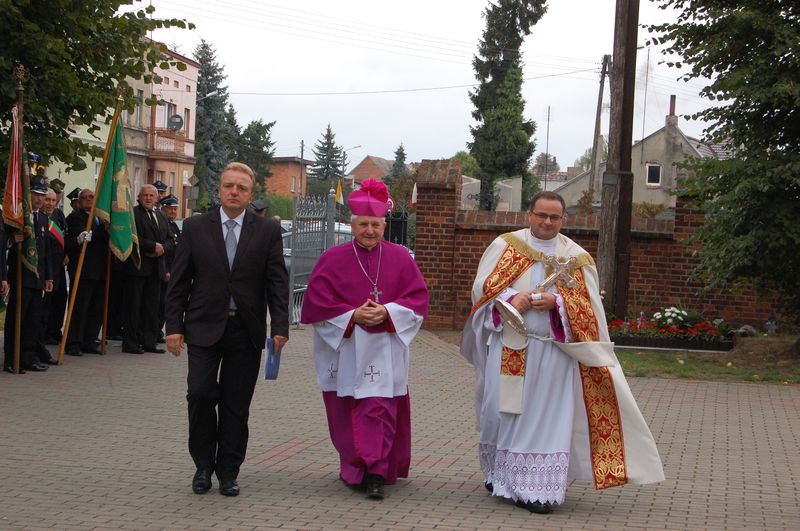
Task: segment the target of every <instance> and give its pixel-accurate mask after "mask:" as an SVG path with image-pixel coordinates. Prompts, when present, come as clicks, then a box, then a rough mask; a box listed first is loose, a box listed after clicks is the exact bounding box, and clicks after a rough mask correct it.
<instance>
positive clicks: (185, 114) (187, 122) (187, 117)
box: [183, 109, 189, 138]
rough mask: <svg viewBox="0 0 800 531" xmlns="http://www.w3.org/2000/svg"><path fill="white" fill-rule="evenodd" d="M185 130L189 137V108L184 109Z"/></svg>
mask: <svg viewBox="0 0 800 531" xmlns="http://www.w3.org/2000/svg"><path fill="white" fill-rule="evenodd" d="M183 132H184V133H186V138H189V109H183Z"/></svg>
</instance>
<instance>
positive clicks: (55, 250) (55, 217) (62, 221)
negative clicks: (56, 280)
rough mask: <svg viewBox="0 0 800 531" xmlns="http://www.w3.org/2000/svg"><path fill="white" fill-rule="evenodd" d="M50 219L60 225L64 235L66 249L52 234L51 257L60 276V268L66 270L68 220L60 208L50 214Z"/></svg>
mask: <svg viewBox="0 0 800 531" xmlns="http://www.w3.org/2000/svg"><path fill="white" fill-rule="evenodd" d="M50 219H51V220H52V221H53V223H55V224H56V225H58V228H59V229H61V232H62V233H63V234H64V247H63V248H62V247H61V244H60V243H58V240H56V237H55V236H53V235H52V234H50V256H52V258H53V265H54V266H55V271H56V276H58V275H59V272H58V268H59V267H61V268H62V269H63V268H64V255H65V254H66V240H67V218H66V217H64V212H63V211H62V210H61V209H60V208H56V209H54V210H53V213H52V214H50Z"/></svg>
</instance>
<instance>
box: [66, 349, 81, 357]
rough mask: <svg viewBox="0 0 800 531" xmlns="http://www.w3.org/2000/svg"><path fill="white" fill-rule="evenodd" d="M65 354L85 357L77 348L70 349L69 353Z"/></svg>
mask: <svg viewBox="0 0 800 531" xmlns="http://www.w3.org/2000/svg"><path fill="white" fill-rule="evenodd" d="M65 354H66V355H67V356H83V353H82V352H81V351H80V350H78V349H76V348H69V349H67V351H66V352H65Z"/></svg>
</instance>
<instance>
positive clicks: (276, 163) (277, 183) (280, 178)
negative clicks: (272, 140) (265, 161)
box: [266, 157, 306, 197]
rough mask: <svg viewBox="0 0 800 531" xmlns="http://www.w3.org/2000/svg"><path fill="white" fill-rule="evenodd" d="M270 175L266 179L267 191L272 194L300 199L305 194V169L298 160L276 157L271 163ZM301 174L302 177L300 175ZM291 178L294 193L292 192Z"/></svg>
mask: <svg viewBox="0 0 800 531" xmlns="http://www.w3.org/2000/svg"><path fill="white" fill-rule="evenodd" d="M271 170H272V175H270V176H269V178H267V183H266V184H267V191H268V192H269V193H272V194H277V195H285V196H289V197H300V196H304V195H305V194H306V167H305V165H303V164H301V163H300V158H299V157H298V158H295V157H276V158H275V159H273V162H272V167H271ZM300 172H302V177H301V175H300ZM292 177H294V178H295V181H294V191H292Z"/></svg>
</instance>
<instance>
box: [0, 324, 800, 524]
mask: <svg viewBox="0 0 800 531" xmlns="http://www.w3.org/2000/svg"><path fill="white" fill-rule="evenodd" d="M310 347H311V330H310V328H305V329H302V330H293V331H292V337H291V341H290V342H289V345H288V346H287V349H286V351H285V353H284V358H283V362H282V366H281V373H280V378H279V379H278V380H277V381H274V382H265V381H260V382H259V383H258V386H257V389H256V394H255V398H254V403H253V407H252V409H251V420H250V428H251V431H250V446H249V449H248V459H247V461H246V463H245V464H244V466H243V467H242V471H241V474H240V476H239V483H240V485H241V487H242V494H241V495H240V496H239V497H238V498H226V497H223V496H220V495H219V493H218V492H217V490H216V487H217V485H216V480H215V485H214V490H212V491H211V492H210V493H208V494H206V495H203V496H197V495H194V494H192V492H191V488H190V482H191V477H192V474H193V472H194V467H193V465H192V463H191V460H190V458H189V455H188V451H187V449H186V430H187V419H186V406H185V394H186V384H185V380H186V358H185V356H184V357H182V358H178V359H176V358H173V357H172V356H170V355H168V354H144V355H132V354H123V353H121V352H120V350H119V344H118V343H111V344H110V353H109V354H108V355H106V356H97V355H84V356H83V357H80V358H73V357H67V358H66V360H65V363H64V365H62V366H60V367H53V368H51V369H50V370H49V371H48V372H46V373H28V374H25V375H18V376H14V375H10V374H7V373H0V478H2V481H0V485H2V491H3V495H2V497H0V500H2V501H0V529H2V530H16V529H67V530H68V529H109V530H110V529H148V530H150V529H153V530H155V529H168V530H172V529H237V530H238V529H326V530H327V529H482V530H483V529H623V528H626V529H698V530H700V529H800V479H798V477H800V451H799V450H798V441H800V415H799V414H798V413H800V387H798V386H779V385H770V384H747V383H721V382H701V381H686V380H665V379H637V378H632V379H630V384H631V388H632V390H633V393H634V395H635V397H636V399H637V400H638V402H639V405H640V407H641V408H642V411H643V413H644V416H645V418H646V419H647V420H648V422H649V424H650V427H651V429H652V431H653V434H654V436H655V438H656V441H657V443H658V447H659V450H660V452H661V456H662V459H663V461H664V468H665V471H666V476H667V479H666V481H665V482H664V483H662V484H659V485H651V486H643V487H635V486H628V487H624V488H617V489H609V490H606V491H602V492H597V491H595V490H594V489H593V488H592V486H591V485H590V484H588V483H584V482H575V483H574V484H572V485H571V486H570V488H569V490H568V491H567V499H566V502H565V503H564V505H562V506H560V507H558V508H557V509H556V511H555V512H554V513H553V514H551V515H547V516H538V515H533V514H530V513H528V512H527V511H525V510H523V509H518V508H515V507H514V506H513V505H511V504H509V503H506V502H503V501H502V500H499V499H497V498H492V497H490V496H489V495H488V494H487V493H486V492H485V490H484V489H483V485H482V482H481V480H482V477H481V475H480V469H479V465H478V454H477V450H476V432H475V430H474V418H473V409H472V381H473V373H472V368H471V367H469V366H468V365H467V364H466V362H465V361H464V360H463V359H462V358H461V357H460V355H459V354H458V351H457V348H456V347H455V346H453V345H451V344H448V343H446V342H444V341H442V340H441V339H439V338H438V337H436V336H435V335H433V334H431V333H429V332H421V333H420V335H419V336H418V338H417V340H416V341H415V343H414V345H413V348H412V374H411V378H410V382H411V402H412V422H413V425H412V429H413V461H412V468H411V477H410V478H409V479H408V480H401V481H400V482H398V484H397V485H395V486H393V487H388V496H387V498H386V499H385V500H383V501H379V502H374V501H369V500H367V499H365V498H364V497H363V495H362V494H361V493H357V492H354V491H353V490H350V489H348V488H347V487H345V486H344V485H343V484H342V483H341V482H339V481H338V479H337V476H338V466H337V457H336V453H335V451H334V449H333V447H332V446H331V443H330V440H329V439H328V433H327V425H326V421H325V414H324V409H323V405H322V399H321V396H320V393H319V391H318V388H317V385H316V382H315V376H314V369H313V364H312V360H311V355H310ZM50 348H51V349H55V347H50Z"/></svg>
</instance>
